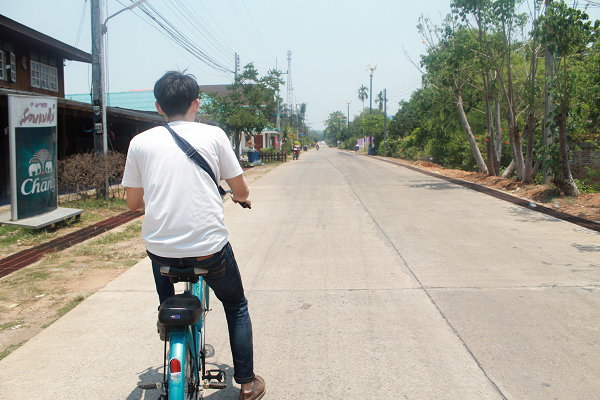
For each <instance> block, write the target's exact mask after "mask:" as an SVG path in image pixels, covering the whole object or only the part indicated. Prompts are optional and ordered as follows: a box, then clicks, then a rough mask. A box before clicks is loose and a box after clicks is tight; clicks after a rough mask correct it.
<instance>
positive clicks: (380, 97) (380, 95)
mask: <svg viewBox="0 0 600 400" xmlns="http://www.w3.org/2000/svg"><path fill="white" fill-rule="evenodd" d="M375 103H377V108H379V111H381V112H383V103H384V100H383V90H382V91H381V92H379V93H378V94H377V98H376V99H375Z"/></svg>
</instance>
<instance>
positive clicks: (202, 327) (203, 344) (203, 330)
mask: <svg viewBox="0 0 600 400" xmlns="http://www.w3.org/2000/svg"><path fill="white" fill-rule="evenodd" d="M208 289H209V288H208V285H207V284H206V281H204V280H203V281H202V291H201V293H200V300H201V301H202V305H203V306H204V315H202V324H201V325H200V351H202V354H204V355H206V313H207V312H208V307H209V305H208V295H209V293H208ZM201 372H202V374H204V373H205V371H201Z"/></svg>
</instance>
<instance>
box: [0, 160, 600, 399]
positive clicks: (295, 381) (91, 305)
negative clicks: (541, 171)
mask: <svg viewBox="0 0 600 400" xmlns="http://www.w3.org/2000/svg"><path fill="white" fill-rule="evenodd" d="M251 191H252V199H253V208H252V210H243V209H241V208H240V207H238V206H235V205H234V204H231V203H228V204H227V205H226V214H227V221H226V222H227V224H228V226H229V228H230V231H231V242H232V244H233V248H234V251H235V253H236V256H237V258H238V262H239V264H240V269H241V271H242V275H243V278H244V281H245V287H246V291H247V297H248V298H249V301H250V312H251V315H252V319H253V325H254V335H255V357H256V359H255V363H256V372H257V373H258V374H261V375H262V376H263V377H264V378H265V379H266V382H267V390H268V394H267V396H266V398H269V399H346V398H366V399H396V398H401V399H402V398H403V399H453V400H456V399H503V398H505V399H519V400H520V399H593V398H599V397H600V395H599V393H600V383H599V380H598V379H597V377H598V376H600V362H598V360H600V345H599V343H600V341H599V338H600V235H599V234H598V233H595V232H592V231H589V230H586V229H584V228H580V227H578V226H576V225H573V224H570V223H567V222H563V221H560V220H556V219H554V218H551V217H547V216H544V215H542V214H539V213H535V212H533V211H531V210H527V209H523V208H520V207H517V206H514V205H511V204H509V203H505V202H503V201H501V200H498V199H495V198H492V197H489V196H486V195H484V194H481V193H477V192H474V191H471V190H469V189H466V188H463V187H460V186H456V185H453V184H450V183H448V182H445V181H442V180H438V179H436V178H433V177H429V176H426V175H422V174H419V173H417V172H414V171H410V170H407V169H405V168H402V167H399V166H395V165H391V164H388V163H385V162H382V161H379V160H377V159H373V158H369V157H366V156H358V155H355V154H350V153H345V152H340V151H337V150H334V149H327V148H321V150H319V151H315V150H313V151H311V152H309V153H303V154H302V155H301V156H300V159H299V160H297V161H292V162H289V163H286V164H284V165H282V166H280V167H278V168H276V169H275V170H274V171H273V172H271V173H269V174H268V175H266V176H265V177H263V178H261V179H260V180H257V181H255V182H254V184H253V186H252V188H251ZM149 268H150V267H149V263H148V261H147V260H145V261H142V262H141V263H139V264H138V265H136V266H135V267H133V268H132V269H130V270H129V271H127V272H126V273H124V274H123V275H122V276H120V277H119V278H117V279H116V280H114V281H113V282H111V283H110V284H109V285H108V286H106V287H105V288H104V289H103V290H101V291H99V292H98V293H96V294H95V295H93V296H91V297H90V298H88V299H87V300H86V301H84V302H83V303H82V304H80V305H79V306H78V307H76V308H75V309H74V310H73V311H71V312H69V313H68V314H67V315H66V316H65V317H63V318H61V319H60V320H59V321H57V322H56V323H55V324H53V325H52V326H50V327H49V328H47V329H46V330H45V331H44V332H42V333H41V334H39V335H38V336H36V337H35V338H33V339H32V340H31V341H29V342H28V343H26V344H25V345H24V346H22V347H21V348H20V349H18V350H17V351H15V352H14V353H13V354H11V355H10V356H8V357H7V358H5V359H4V360H3V361H2V362H0V370H1V371H2V377H3V378H2V380H0V398H2V399H19V400H20V399H39V398H43V399H55V398H56V399H107V400H108V399H111V400H112V399H128V400H131V399H154V398H156V397H157V396H156V393H152V392H148V393H147V394H143V393H142V392H141V391H139V390H137V389H136V386H137V384H138V383H139V382H153V381H158V380H160V375H161V374H162V372H161V368H162V346H161V342H160V341H159V340H158V337H157V335H156V334H155V333H154V326H155V318H156V311H154V310H155V307H156V302H157V299H156V295H155V293H154V291H153V290H154V289H153V286H152V278H151V275H150V272H149ZM213 307H214V310H213V311H212V312H211V315H209V320H208V332H207V335H208V341H209V343H210V344H211V347H212V349H213V350H214V353H212V354H211V357H210V362H211V363H212V364H214V365H215V366H218V367H220V368H223V369H226V370H227V371H228V372H229V375H230V376H231V375H232V371H231V356H230V353H229V347H228V341H227V333H226V326H225V321H224V317H223V313H222V310H221V308H220V305H219V304H218V303H217V302H214V301H213ZM205 398H208V399H214V400H219V399H236V398H237V389H236V388H235V385H234V384H231V385H230V387H229V388H228V389H227V390H224V391H220V392H210V393H207V395H206V396H205Z"/></svg>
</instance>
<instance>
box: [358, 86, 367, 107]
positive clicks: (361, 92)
mask: <svg viewBox="0 0 600 400" xmlns="http://www.w3.org/2000/svg"><path fill="white" fill-rule="evenodd" d="M368 90H369V89H368V88H367V87H366V86H365V85H362V86H361V87H359V88H358V99H359V100H360V101H362V105H363V110H364V109H365V100H366V99H368V98H369V95H368V94H367V93H368Z"/></svg>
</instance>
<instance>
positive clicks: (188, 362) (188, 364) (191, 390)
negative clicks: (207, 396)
mask: <svg viewBox="0 0 600 400" xmlns="http://www.w3.org/2000/svg"><path fill="white" fill-rule="evenodd" d="M193 360H194V358H193V354H192V349H191V347H190V344H189V342H186V345H185V376H184V381H183V382H184V383H183V384H184V394H185V398H186V400H198V399H199V398H200V397H198V396H199V393H198V392H199V385H200V382H199V381H197V380H196V377H198V376H199V375H197V374H196V369H195V368H194V361H193ZM196 364H197V363H196Z"/></svg>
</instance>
